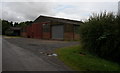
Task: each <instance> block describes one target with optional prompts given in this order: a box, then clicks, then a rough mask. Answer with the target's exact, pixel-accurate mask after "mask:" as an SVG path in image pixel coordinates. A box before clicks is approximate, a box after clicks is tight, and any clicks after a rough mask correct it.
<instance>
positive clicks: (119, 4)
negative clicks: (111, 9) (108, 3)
mask: <svg viewBox="0 0 120 73" xmlns="http://www.w3.org/2000/svg"><path fill="white" fill-rule="evenodd" d="M118 15H120V1H119V2H118Z"/></svg>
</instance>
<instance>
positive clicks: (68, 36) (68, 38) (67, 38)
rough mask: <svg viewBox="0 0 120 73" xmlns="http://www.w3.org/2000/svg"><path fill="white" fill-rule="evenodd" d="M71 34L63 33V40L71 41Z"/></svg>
mask: <svg viewBox="0 0 120 73" xmlns="http://www.w3.org/2000/svg"><path fill="white" fill-rule="evenodd" d="M73 38H74V36H73V32H65V33H64V40H73Z"/></svg>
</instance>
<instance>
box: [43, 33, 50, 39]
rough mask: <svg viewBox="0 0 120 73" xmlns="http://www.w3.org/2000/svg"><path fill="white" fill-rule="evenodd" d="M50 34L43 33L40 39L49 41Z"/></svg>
mask: <svg viewBox="0 0 120 73" xmlns="http://www.w3.org/2000/svg"><path fill="white" fill-rule="evenodd" d="M50 37H51V36H50V32H43V36H42V39H51V38H50Z"/></svg>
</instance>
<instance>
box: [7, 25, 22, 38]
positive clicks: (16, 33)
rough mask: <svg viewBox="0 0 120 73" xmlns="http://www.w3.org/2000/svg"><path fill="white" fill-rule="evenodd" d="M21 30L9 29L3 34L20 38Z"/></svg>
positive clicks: (18, 28)
mask: <svg viewBox="0 0 120 73" xmlns="http://www.w3.org/2000/svg"><path fill="white" fill-rule="evenodd" d="M20 32H21V28H20V27H10V28H9V29H7V30H6V32H5V34H6V35H10V36H20V35H21V34H20Z"/></svg>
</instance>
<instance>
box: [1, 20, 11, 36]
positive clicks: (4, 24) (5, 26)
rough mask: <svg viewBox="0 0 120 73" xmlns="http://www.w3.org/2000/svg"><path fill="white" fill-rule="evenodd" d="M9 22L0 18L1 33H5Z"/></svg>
mask: <svg viewBox="0 0 120 73" xmlns="http://www.w3.org/2000/svg"><path fill="white" fill-rule="evenodd" d="M10 26H11V25H10V22H8V21H7V20H2V34H3V35H5V31H6V30H7V29H8V28H9V27H10Z"/></svg>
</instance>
